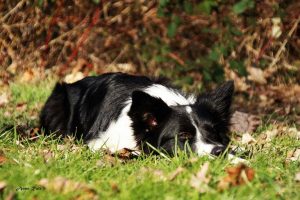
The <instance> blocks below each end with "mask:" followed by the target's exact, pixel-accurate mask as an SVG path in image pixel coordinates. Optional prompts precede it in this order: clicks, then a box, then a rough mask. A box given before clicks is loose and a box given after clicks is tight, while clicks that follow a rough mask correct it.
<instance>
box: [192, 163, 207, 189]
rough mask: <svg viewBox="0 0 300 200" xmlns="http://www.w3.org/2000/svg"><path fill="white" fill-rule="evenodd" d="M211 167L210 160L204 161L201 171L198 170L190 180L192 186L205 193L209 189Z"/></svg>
mask: <svg viewBox="0 0 300 200" xmlns="http://www.w3.org/2000/svg"><path fill="white" fill-rule="evenodd" d="M208 169H209V162H206V163H204V165H203V166H202V167H201V169H200V171H199V172H197V174H196V175H193V176H192V177H191V180H190V186H191V187H193V188H194V189H196V190H197V191H198V192H200V193H205V192H207V191H208V189H209V187H208V183H209V181H210V177H209V176H207V172H208Z"/></svg>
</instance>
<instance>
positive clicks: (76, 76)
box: [64, 72, 84, 83]
mask: <svg viewBox="0 0 300 200" xmlns="http://www.w3.org/2000/svg"><path fill="white" fill-rule="evenodd" d="M83 78H84V75H83V73H82V72H74V73H71V74H68V75H66V77H65V79H64V81H65V82H66V83H74V82H76V81H79V80H81V79H83Z"/></svg>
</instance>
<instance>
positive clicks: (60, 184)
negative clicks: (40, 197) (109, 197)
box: [38, 177, 98, 199]
mask: <svg viewBox="0 0 300 200" xmlns="http://www.w3.org/2000/svg"><path fill="white" fill-rule="evenodd" d="M38 184H39V185H40V186H43V187H45V188H46V190H49V191H52V192H55V193H62V194H66V193H72V192H77V191H80V192H82V194H80V195H79V196H77V197H76V198H75V199H98V197H97V193H96V191H95V190H94V189H93V188H91V187H90V186H88V185H86V184H84V183H80V182H75V181H73V180H70V179H67V178H64V177H56V178H54V179H52V180H49V179H41V180H40V181H39V183H38Z"/></svg>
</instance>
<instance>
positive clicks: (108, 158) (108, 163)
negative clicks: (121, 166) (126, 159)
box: [96, 154, 119, 167]
mask: <svg viewBox="0 0 300 200" xmlns="http://www.w3.org/2000/svg"><path fill="white" fill-rule="evenodd" d="M118 162H119V161H118V159H117V158H116V157H114V156H112V155H110V154H105V155H104V156H103V157H102V158H101V159H100V160H98V161H97V163H96V165H97V166H98V167H113V166H115V165H116V164H117V163H118Z"/></svg>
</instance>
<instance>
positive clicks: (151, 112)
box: [128, 91, 171, 129]
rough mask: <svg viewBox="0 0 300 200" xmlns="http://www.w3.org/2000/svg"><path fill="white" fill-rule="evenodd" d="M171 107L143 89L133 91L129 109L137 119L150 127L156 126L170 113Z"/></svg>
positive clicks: (130, 113)
mask: <svg viewBox="0 0 300 200" xmlns="http://www.w3.org/2000/svg"><path fill="white" fill-rule="evenodd" d="M170 111H171V108H170V107H169V106H168V105H167V104H166V103H165V102H164V101H163V100H161V99H160V98H156V97H152V96H150V95H149V94H147V93H145V92H142V91H134V92H133V93H132V105H131V108H130V111H129V113H128V114H129V116H131V117H132V118H133V119H134V120H135V121H139V122H142V123H143V124H145V125H146V126H148V127H149V128H151V129H152V128H155V127H157V126H158V125H159V123H161V122H162V121H163V120H164V119H166V117H167V116H168V115H169V113H170Z"/></svg>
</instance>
